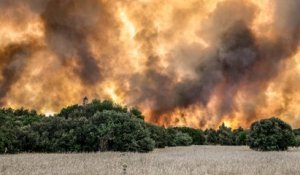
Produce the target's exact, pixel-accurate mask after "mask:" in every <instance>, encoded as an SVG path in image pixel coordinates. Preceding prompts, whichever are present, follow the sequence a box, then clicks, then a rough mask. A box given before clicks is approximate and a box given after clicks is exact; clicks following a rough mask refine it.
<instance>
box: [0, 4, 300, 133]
mask: <svg viewBox="0 0 300 175" xmlns="http://www.w3.org/2000/svg"><path fill="white" fill-rule="evenodd" d="M0 10H1V14H0V105H1V106H11V107H15V108H16V107H21V106H22V107H26V108H33V109H37V110H39V111H41V112H51V111H58V110H59V109H60V108H61V107H63V106H66V105H69V104H72V103H78V102H80V100H81V98H82V97H83V96H89V97H90V98H101V99H105V98H110V99H113V100H114V101H116V102H117V103H121V104H127V105H129V106H138V107H140V108H141V109H142V111H143V112H144V113H145V115H146V120H148V121H151V122H154V123H157V124H161V125H166V126H169V125H187V126H192V127H200V128H206V127H216V126H218V125H219V124H220V123H221V122H225V123H226V124H227V125H230V126H232V127H237V126H244V127H247V126H249V124H250V123H251V122H252V121H253V120H256V119H258V118H262V117H268V116H273V115H275V116H278V117H280V118H282V119H284V120H286V121H287V122H290V123H291V124H292V125H293V126H294V127H300V117H299V115H300V108H298V104H299V102H300V81H299V77H300V52H298V46H299V41H300V18H299V15H300V1H298V0H285V1H283V0H260V1H255V0H210V1H205V0H185V1H182V0H168V1H161V0H135V1H130V0H116V1H109V0H88V1H86V0H63V1H62V0H22V1H20V0H0Z"/></svg>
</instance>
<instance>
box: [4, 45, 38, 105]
mask: <svg viewBox="0 0 300 175" xmlns="http://www.w3.org/2000/svg"><path fill="white" fill-rule="evenodd" d="M36 48H37V45H36V43H17V44H12V45H8V46H6V47H4V48H2V49H1V51H0V68H1V69H0V70H1V77H2V79H1V82H0V99H1V100H0V104H2V103H3V101H2V99H4V98H5V97H6V94H7V92H8V91H9V90H10V89H11V86H13V84H14V83H15V82H16V81H18V79H19V78H20V76H21V75H22V71H23V68H24V67H25V66H26V61H27V60H26V59H28V58H30V56H31V55H32V54H33V53H34V52H35V50H36Z"/></svg>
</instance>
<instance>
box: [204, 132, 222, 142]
mask: <svg viewBox="0 0 300 175" xmlns="http://www.w3.org/2000/svg"><path fill="white" fill-rule="evenodd" d="M204 134H205V140H206V144H212V145H215V144H218V143H219V138H218V133H217V131H216V130H214V129H212V128H210V129H206V130H205V131H204Z"/></svg>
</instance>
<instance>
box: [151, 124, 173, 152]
mask: <svg viewBox="0 0 300 175" xmlns="http://www.w3.org/2000/svg"><path fill="white" fill-rule="evenodd" d="M146 125H147V128H148V130H149V131H150V137H151V138H152V139H153V140H154V141H155V147H156V148H164V147H165V146H167V145H168V143H167V140H166V138H167V131H166V129H165V128H163V127H160V126H157V125H153V124H150V123H147V124H146Z"/></svg>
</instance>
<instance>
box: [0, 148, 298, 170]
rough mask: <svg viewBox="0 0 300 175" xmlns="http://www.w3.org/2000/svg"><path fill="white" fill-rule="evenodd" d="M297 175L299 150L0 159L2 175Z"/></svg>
mask: <svg viewBox="0 0 300 175" xmlns="http://www.w3.org/2000/svg"><path fill="white" fill-rule="evenodd" d="M125 166H127V168H126V174H130V175H131V174H132V175H142V174H147V175H148V174H149V175H208V174H211V175H299V174H300V149H290V150H289V151H285V152H255V151H252V150H250V149H249V148H248V147H244V146H243V147H234V146H190V147H177V148H166V149H157V150H155V151H153V152H151V153H146V154H141V153H113V152H106V153H83V154H18V155H0V174H1V175H11V174H12V175H14V174H15V175H31V174H32V175H52V174H55V175H66V174H78V175H94V174H95V175H96V174H99V175H102V174H103V175H106V174H107V175H114V174H116V175H121V174H123V168H125Z"/></svg>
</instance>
